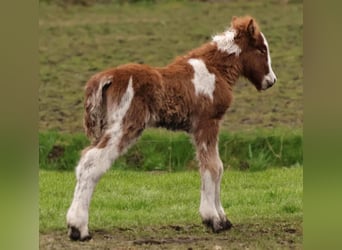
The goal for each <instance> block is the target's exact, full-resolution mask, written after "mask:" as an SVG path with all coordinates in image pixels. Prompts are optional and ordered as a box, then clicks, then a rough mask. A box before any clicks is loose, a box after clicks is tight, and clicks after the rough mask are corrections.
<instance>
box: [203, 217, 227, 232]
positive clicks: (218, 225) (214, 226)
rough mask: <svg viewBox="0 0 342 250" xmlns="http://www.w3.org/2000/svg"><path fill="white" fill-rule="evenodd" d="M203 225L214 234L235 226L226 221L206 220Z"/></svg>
mask: <svg viewBox="0 0 342 250" xmlns="http://www.w3.org/2000/svg"><path fill="white" fill-rule="evenodd" d="M203 224H204V225H205V226H206V227H208V228H210V229H211V230H212V231H213V233H220V232H222V231H226V230H229V229H230V228H231V227H232V226H233V225H232V223H231V222H230V221H229V220H228V219H226V220H224V221H217V222H215V221H213V220H204V221H203Z"/></svg>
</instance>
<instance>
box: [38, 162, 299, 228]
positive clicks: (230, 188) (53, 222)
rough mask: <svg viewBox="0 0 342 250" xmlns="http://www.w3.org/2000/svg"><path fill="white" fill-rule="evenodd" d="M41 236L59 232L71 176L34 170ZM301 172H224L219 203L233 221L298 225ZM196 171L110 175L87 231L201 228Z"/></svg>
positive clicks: (99, 189)
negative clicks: (37, 184)
mask: <svg viewBox="0 0 342 250" xmlns="http://www.w3.org/2000/svg"><path fill="white" fill-rule="evenodd" d="M39 179H40V182H39V192H40V200H39V225H40V232H48V231H51V230H64V229H65V228H66V224H65V215H66V211H67V209H68V207H69V205H70V202H71V199H72V194H73V190H74V186H75V176H74V173H72V172H56V171H44V170H40V171H39ZM302 179H303V168H302V167H293V168H281V169H279V168H278V169H268V170H266V171H262V172H254V173H250V172H241V171H226V172H225V174H224V177H223V179H222V186H221V189H222V191H221V192H222V203H223V207H224V208H225V210H226V212H227V214H228V216H229V218H230V219H231V220H232V221H233V223H236V224H239V223H247V224H248V223H256V222H258V223H261V224H262V223H266V224H267V223H272V221H288V222H289V221H297V222H301V221H302V216H303V202H302V196H303V182H302ZM199 191H200V177H199V173H197V172H193V171H190V172H177V173H167V174H165V173H160V172H132V171H120V170H116V171H109V172H108V173H107V174H106V175H105V176H104V177H103V178H102V179H101V181H100V182H99V184H98V186H97V189H96V191H95V193H94V197H93V200H92V203H91V208H90V228H91V229H93V230H94V229H110V228H116V227H124V228H127V227H146V226H163V225H187V224H200V223H201V221H200V217H199V214H198V207H199V199H200V192H199Z"/></svg>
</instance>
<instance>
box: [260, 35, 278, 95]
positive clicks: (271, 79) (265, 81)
mask: <svg viewBox="0 0 342 250" xmlns="http://www.w3.org/2000/svg"><path fill="white" fill-rule="evenodd" d="M260 34H261V36H262V38H263V39H264V44H265V46H266V48H267V62H268V71H269V72H268V74H267V75H265V76H264V79H263V81H262V87H263V89H266V88H267V87H268V86H267V85H268V83H272V84H273V83H274V82H275V81H276V80H277V77H276V75H275V74H274V72H273V69H272V66H271V56H270V49H269V47H268V42H267V40H266V37H265V36H264V34H263V33H262V32H260Z"/></svg>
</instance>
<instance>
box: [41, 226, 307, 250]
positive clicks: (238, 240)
mask: <svg viewBox="0 0 342 250" xmlns="http://www.w3.org/2000/svg"><path fill="white" fill-rule="evenodd" d="M91 233H92V236H93V238H92V239H91V240H90V241H88V242H74V241H71V240H69V238H68V237H67V234H66V230H63V231H52V232H44V233H40V239H39V246H40V249H216V250H218V249H301V248H302V240H303V235H302V227H301V222H297V221H296V222H273V223H266V224H261V223H260V224H258V223H255V224H237V225H234V226H233V228H232V229H231V230H229V231H227V232H223V233H219V234H213V233H211V232H210V231H207V230H206V229H204V228H203V227H202V225H186V226H184V225H168V226H155V227H153V226H150V227H139V228H113V229H108V230H102V229H98V230H93V231H92V232H91Z"/></svg>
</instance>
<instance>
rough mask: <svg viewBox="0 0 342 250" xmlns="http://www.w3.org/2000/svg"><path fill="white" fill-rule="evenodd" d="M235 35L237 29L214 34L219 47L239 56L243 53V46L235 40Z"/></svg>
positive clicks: (214, 39)
mask: <svg viewBox="0 0 342 250" xmlns="http://www.w3.org/2000/svg"><path fill="white" fill-rule="evenodd" d="M235 35H236V31H235V30H234V29H229V30H227V31H226V32H224V33H223V34H220V35H216V36H214V37H213V42H214V43H216V44H217V48H218V49H219V50H220V51H223V52H227V53H228V54H235V55H236V56H238V55H239V54H240V53H241V48H240V47H239V45H237V44H236V43H235V42H234V37H235Z"/></svg>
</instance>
